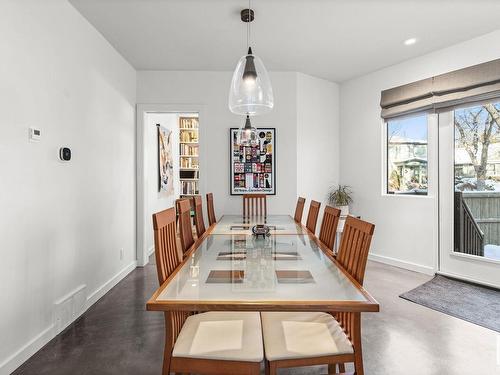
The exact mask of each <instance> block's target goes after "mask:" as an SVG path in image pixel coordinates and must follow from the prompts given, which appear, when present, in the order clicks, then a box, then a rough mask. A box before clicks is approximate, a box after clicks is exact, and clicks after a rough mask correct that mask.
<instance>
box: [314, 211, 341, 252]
mask: <svg viewBox="0 0 500 375" xmlns="http://www.w3.org/2000/svg"><path fill="white" fill-rule="evenodd" d="M339 219H340V210H339V209H336V208H333V207H331V206H326V207H325V211H324V213H323V220H322V221H321V228H320V229H319V240H320V241H321V242H323V243H324V244H325V245H326V247H328V248H329V249H330V250H331V251H333V245H334V244H335V238H336V237H337V226H338V225H339Z"/></svg>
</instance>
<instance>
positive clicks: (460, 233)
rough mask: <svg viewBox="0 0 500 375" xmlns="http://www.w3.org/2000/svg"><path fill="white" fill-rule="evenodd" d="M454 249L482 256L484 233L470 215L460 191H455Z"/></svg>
mask: <svg viewBox="0 0 500 375" xmlns="http://www.w3.org/2000/svg"><path fill="white" fill-rule="evenodd" d="M454 226H455V228H454V235H455V241H454V242H455V251H456V252H459V253H465V254H471V255H477V256H484V233H483V231H482V230H481V228H479V225H478V223H477V222H476V220H475V219H474V217H473V216H472V212H471V210H470V209H469V206H468V205H467V202H466V201H465V200H464V197H463V193H462V192H461V191H456V192H455V224H454Z"/></svg>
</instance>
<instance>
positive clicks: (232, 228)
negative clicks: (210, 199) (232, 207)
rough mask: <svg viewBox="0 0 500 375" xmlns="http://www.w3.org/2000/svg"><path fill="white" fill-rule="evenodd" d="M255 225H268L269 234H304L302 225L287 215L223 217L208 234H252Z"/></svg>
mask: <svg viewBox="0 0 500 375" xmlns="http://www.w3.org/2000/svg"><path fill="white" fill-rule="evenodd" d="M257 224H266V225H268V226H269V227H270V229H271V232H270V233H271V234H306V230H305V229H304V228H303V227H302V225H300V224H298V223H297V222H296V221H295V220H294V219H293V218H292V217H291V216H289V215H268V216H267V217H262V216H256V217H252V218H251V219H250V220H248V219H247V220H244V219H243V216H241V215H224V216H223V217H222V218H221V219H220V220H219V221H218V222H217V224H216V225H215V228H214V229H213V230H212V232H211V233H210V234H242V235H245V234H252V227H253V226H254V225H257Z"/></svg>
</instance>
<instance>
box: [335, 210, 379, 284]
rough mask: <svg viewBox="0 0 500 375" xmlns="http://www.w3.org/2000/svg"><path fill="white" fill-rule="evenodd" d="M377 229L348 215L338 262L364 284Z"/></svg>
mask: <svg viewBox="0 0 500 375" xmlns="http://www.w3.org/2000/svg"><path fill="white" fill-rule="evenodd" d="M374 231H375V225H373V224H371V223H368V222H366V221H363V220H361V219H358V218H355V217H353V216H347V218H346V220H345V224H344V230H343V232H342V239H341V240H340V248H339V251H338V253H337V262H339V263H340V264H341V265H342V267H344V268H345V270H346V271H347V272H349V274H350V275H351V276H352V277H354V279H356V281H357V282H358V283H359V284H360V285H363V280H364V277H365V269H366V262H367V260H368V252H369V250H370V244H371V241H372V237H373V232H374Z"/></svg>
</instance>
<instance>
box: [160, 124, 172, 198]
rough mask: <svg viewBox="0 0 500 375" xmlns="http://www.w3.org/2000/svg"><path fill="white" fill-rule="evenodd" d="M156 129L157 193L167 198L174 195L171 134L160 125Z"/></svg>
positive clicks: (170, 131)
mask: <svg viewBox="0 0 500 375" xmlns="http://www.w3.org/2000/svg"><path fill="white" fill-rule="evenodd" d="M156 127H157V128H158V177H159V178H158V181H159V183H158V191H159V192H160V194H161V195H163V196H166V197H169V196H171V195H173V194H174V159H173V155H172V142H173V140H172V138H173V132H172V130H170V129H167V128H165V127H163V126H161V125H160V124H157V125H156Z"/></svg>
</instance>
